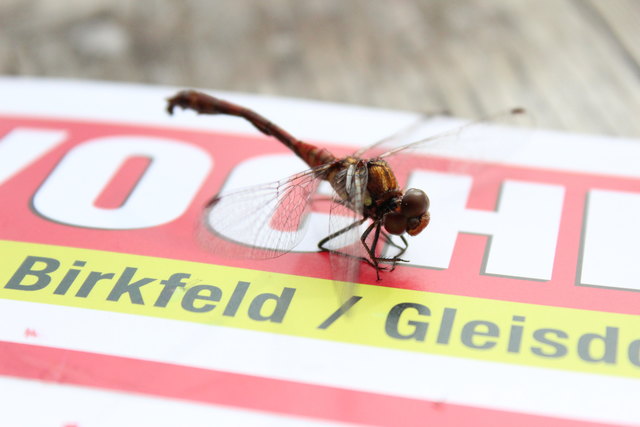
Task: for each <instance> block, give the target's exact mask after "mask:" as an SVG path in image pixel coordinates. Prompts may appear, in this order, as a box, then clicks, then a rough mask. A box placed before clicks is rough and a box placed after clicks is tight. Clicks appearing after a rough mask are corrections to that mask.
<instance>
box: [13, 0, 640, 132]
mask: <svg viewBox="0 0 640 427" xmlns="http://www.w3.org/2000/svg"><path fill="white" fill-rule="evenodd" d="M639 36H640V2H638V1H636V0H607V1H604V0H602V1H598V0H538V1H535V2H532V1H525V0H510V1H498V0H449V1H440V0H429V1H407V0H395V1H383V0H370V1H365V0H352V1H345V0H271V1H264V0H234V1H233V2H231V1H227V2H223V1H208V0H190V1H181V2H176V1H171V0H138V1H134V2H132V1H128V0H127V1H125V0H91V1H88V0H3V1H2V2H0V40H2V43H0V73H1V74H9V75H11V74H15V75H36V76H61V77H72V78H73V77H76V78H92V79H106V80H119V81H131V82H144V83H161V84H170V85H177V86H185V87H201V88H211V89H221V90H234V91H243V92H250V93H264V94H273V95H280V96H292V97H301V98H312V99H320V100H328V101H336V102H346V103H353V104H361V105H370V106H378V107H385V108H393V109H405V110H416V111H424V112H440V111H449V112H451V113H452V114H455V115H458V116H462V117H478V116H480V115H482V114H483V113H487V112H490V111H496V110H500V109H503V108H505V107H511V106H524V107H525V108H527V109H528V110H529V111H530V112H532V113H533V116H534V117H535V121H536V124H537V126H539V127H542V128H553V129H564V130H570V131H576V132H587V133H601V134H608V135H620V136H628V137H636V138H637V137H640V120H638V118H637V117H638V115H639V113H640V65H639V64H640V43H638V40H640V37H639Z"/></svg>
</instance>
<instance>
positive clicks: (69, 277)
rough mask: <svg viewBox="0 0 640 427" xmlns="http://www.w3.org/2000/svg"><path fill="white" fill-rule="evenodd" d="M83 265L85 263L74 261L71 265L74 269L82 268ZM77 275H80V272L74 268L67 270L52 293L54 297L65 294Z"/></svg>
mask: <svg viewBox="0 0 640 427" xmlns="http://www.w3.org/2000/svg"><path fill="white" fill-rule="evenodd" d="M85 264H86V261H76V262H74V263H73V265H74V266H75V267H84V265H85ZM78 274H80V270H76V269H75V268H71V269H69V271H67V274H65V275H64V277H63V278H62V280H61V281H60V283H59V284H58V286H57V287H56V290H55V291H53V293H54V294H56V295H64V294H66V293H67V291H68V290H69V287H70V286H71V284H72V283H73V281H74V280H76V277H78Z"/></svg>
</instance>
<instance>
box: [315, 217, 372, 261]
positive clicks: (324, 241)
mask: <svg viewBox="0 0 640 427" xmlns="http://www.w3.org/2000/svg"><path fill="white" fill-rule="evenodd" d="M366 220H367V219H366V218H363V219H360V220H358V221H355V222H353V223H352V224H350V225H348V226H346V227H345V228H342V229H340V230H338V231H336V232H334V233H331V234H329V235H328V236H327V237H325V238H324V239H322V240H320V241H319V242H318V248H320V250H321V251H324V252H329V253H333V254H338V255H341V256H346V257H350V258H357V259H359V260H360V261H364V262H366V263H367V264H369V265H370V266H372V267H373V268H377V266H376V265H375V264H373V263H372V262H371V261H370V260H369V258H365V257H361V256H354V255H351V254H347V253H345V252H342V251H338V250H335V249H330V248H327V247H326V246H325V245H326V244H327V243H328V242H330V241H331V240H333V239H335V238H336V237H338V236H340V235H341V234H344V233H346V232H347V231H350V230H352V229H354V228H355V227H359V226H360V225H362V223H364V222H365V221H366ZM370 228H371V227H370Z"/></svg>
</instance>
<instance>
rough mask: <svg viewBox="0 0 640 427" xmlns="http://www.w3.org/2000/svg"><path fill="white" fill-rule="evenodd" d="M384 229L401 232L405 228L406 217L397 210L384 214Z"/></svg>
mask: <svg viewBox="0 0 640 427" xmlns="http://www.w3.org/2000/svg"><path fill="white" fill-rule="evenodd" d="M384 229H385V230H387V232H388V233H390V234H402V233H404V232H405V231H406V230H407V217H405V216H404V215H402V214H401V213H397V212H389V213H388V214H386V215H385V216H384Z"/></svg>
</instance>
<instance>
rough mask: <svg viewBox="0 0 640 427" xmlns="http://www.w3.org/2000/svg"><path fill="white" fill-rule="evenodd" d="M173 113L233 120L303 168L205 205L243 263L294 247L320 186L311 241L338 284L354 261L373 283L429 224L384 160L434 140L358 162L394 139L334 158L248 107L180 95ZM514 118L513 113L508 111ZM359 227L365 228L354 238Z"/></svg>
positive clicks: (417, 199)
mask: <svg viewBox="0 0 640 427" xmlns="http://www.w3.org/2000/svg"><path fill="white" fill-rule="evenodd" d="M176 107H180V108H182V109H190V110H193V111H195V112H196V113H198V114H214V115H216V114H218V115H230V116H236V117H240V118H242V119H244V120H246V121H248V122H249V123H251V124H252V125H253V126H254V127H255V128H256V129H258V130H259V131H260V132H261V133H263V134H265V135H267V136H270V137H273V138H275V139H277V140H278V141H280V142H281V143H282V144H284V145H285V146H286V147H287V148H289V149H290V150H291V151H292V152H293V153H295V154H296V155H297V156H298V157H299V158H300V159H302V160H303V161H304V162H305V163H306V164H307V166H308V167H309V169H308V170H306V171H304V172H301V173H298V174H295V175H293V176H291V177H288V178H285V179H282V180H280V181H276V182H273V183H268V184H263V185H258V186H255V187H250V188H246V189H243V190H239V191H237V192H232V193H229V194H224V195H217V196H215V197H213V198H212V199H211V200H210V201H209V202H208V203H207V205H206V210H205V212H206V213H205V216H206V217H207V221H209V223H210V224H217V228H218V229H224V230H226V231H227V233H225V234H228V235H234V234H238V235H240V234H242V235H244V236H249V239H250V240H251V241H252V244H251V246H250V247H249V248H248V249H249V252H250V255H249V256H250V257H264V258H269V257H276V256H279V255H282V254H285V253H287V252H290V251H291V250H292V249H293V248H294V247H295V246H296V245H297V244H298V243H299V242H300V240H301V238H302V232H303V229H304V227H303V226H302V225H303V221H304V218H305V217H306V215H307V214H308V212H309V211H310V205H311V203H312V198H313V196H314V195H315V194H316V191H317V189H318V186H319V184H320V183H321V182H322V181H326V182H328V183H329V184H330V186H331V188H332V189H333V193H334V194H333V199H332V204H331V214H330V218H331V219H330V224H331V225H330V230H329V234H328V235H327V236H326V237H325V238H323V239H322V240H320V241H319V242H318V248H319V249H320V250H321V251H326V252H329V253H330V254H331V255H332V257H331V260H332V261H331V263H332V269H333V270H340V271H339V272H338V275H339V277H340V278H341V280H343V281H347V282H354V281H355V280H357V276H358V272H359V263H360V262H364V263H366V264H368V265H369V266H371V267H372V268H373V269H375V272H376V277H377V279H378V280H380V272H381V271H393V270H394V269H395V267H396V266H397V265H398V264H399V263H404V262H408V261H407V260H405V259H403V258H402V256H403V254H404V253H405V252H406V250H407V249H408V246H409V245H408V241H407V239H406V238H405V236H404V235H405V234H407V235H409V236H417V235H418V234H420V233H421V232H422V231H423V230H424V229H425V228H426V227H427V226H428V225H429V222H430V220H431V217H430V213H429V207H430V201H429V197H428V196H427V194H426V193H425V192H424V191H423V190H420V189H415V188H410V189H407V190H406V191H404V190H403V189H402V188H401V187H400V185H399V183H398V179H397V178H396V175H395V174H394V171H393V170H392V168H391V166H390V165H389V163H388V162H387V159H388V158H389V157H391V156H393V155H396V154H398V153H400V152H404V151H406V150H409V149H411V148H416V147H419V146H422V145H425V144H427V143H429V142H430V141H433V140H435V139H437V138H439V136H441V135H436V136H433V137H429V138H426V139H422V140H419V141H414V142H412V143H409V144H405V145H402V146H400V147H395V148H392V149H390V150H387V151H385V152H383V153H381V154H378V155H375V156H373V157H369V158H367V157H365V156H364V155H365V154H367V153H371V152H373V151H374V149H375V148H377V147H381V146H384V145H385V144H386V143H388V142H389V140H390V139H393V138H394V137H395V135H394V136H392V137H389V138H385V139H383V140H381V141H378V142H376V143H374V144H372V145H370V146H368V147H365V148H362V149H360V150H358V151H356V152H354V153H353V154H351V155H347V156H344V157H337V156H335V155H333V154H332V153H331V152H329V151H328V150H327V149H325V148H320V147H318V146H315V145H313V144H310V143H307V142H304V141H302V140H300V139H298V138H296V137H294V136H293V135H291V134H290V133H288V132H287V131H285V130H284V129H282V128H281V127H280V126H278V125H276V124H275V123H273V122H272V121H270V120H268V119H267V118H265V117H263V116H262V115H260V114H258V113H256V112H255V111H253V110H251V109H248V108H246V107H243V106H240V105H237V104H234V103H231V102H228V101H225V100H222V99H219V98H216V97H213V96H211V95H208V94H205V93H202V92H199V91H195V90H185V91H181V92H178V93H177V94H176V95H174V96H173V97H171V98H169V99H168V100H167V111H168V113H169V114H173V113H174V110H175V108H176ZM521 112H522V111H521V109H514V110H512V111H511V112H510V113H513V114H519V113H521ZM267 223H268V224H270V226H269V227H267V226H266V224H267ZM365 223H368V225H367V226H366V228H365V229H364V231H363V232H361V233H360V231H361V226H362V225H363V224H365ZM394 238H397V239H399V242H398V241H397V240H396V239H394ZM381 243H382V244H384V245H388V246H389V247H392V248H395V250H396V251H395V254H393V255H391V256H385V255H383V254H382V253H381V251H380V248H379V246H380V244H381Z"/></svg>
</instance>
